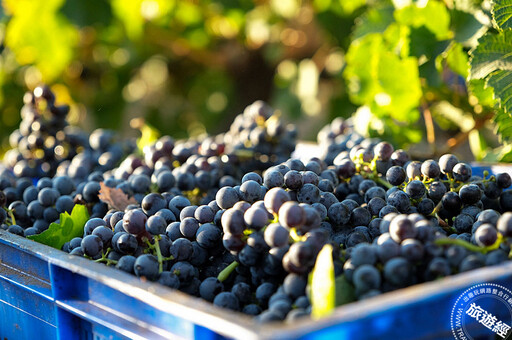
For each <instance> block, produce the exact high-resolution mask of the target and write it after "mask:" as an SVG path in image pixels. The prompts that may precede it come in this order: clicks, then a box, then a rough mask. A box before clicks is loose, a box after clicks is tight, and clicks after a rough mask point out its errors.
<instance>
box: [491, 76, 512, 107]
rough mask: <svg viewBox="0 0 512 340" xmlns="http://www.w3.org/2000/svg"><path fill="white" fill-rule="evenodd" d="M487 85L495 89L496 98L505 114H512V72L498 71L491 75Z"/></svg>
mask: <svg viewBox="0 0 512 340" xmlns="http://www.w3.org/2000/svg"><path fill="white" fill-rule="evenodd" d="M487 85H488V86H492V88H493V89H494V98H496V100H497V101H498V105H499V107H500V108H502V109H503V110H504V111H505V112H507V113H509V114H511V113H512V72H510V71H501V70H500V71H496V72H493V73H491V74H490V75H489V77H488V79H487Z"/></svg>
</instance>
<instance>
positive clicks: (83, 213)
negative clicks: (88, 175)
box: [27, 204, 89, 249]
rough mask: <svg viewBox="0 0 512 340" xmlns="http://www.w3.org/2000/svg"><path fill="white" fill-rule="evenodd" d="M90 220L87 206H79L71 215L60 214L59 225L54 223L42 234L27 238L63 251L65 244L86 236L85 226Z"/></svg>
mask: <svg viewBox="0 0 512 340" xmlns="http://www.w3.org/2000/svg"><path fill="white" fill-rule="evenodd" d="M88 219H89V213H88V211H87V207H86V206H85V205H80V204H77V205H75V207H74V208H73V211H72V212H71V215H70V214H68V213H67V212H64V213H62V214H60V219H59V223H55V222H54V223H52V224H50V227H49V228H48V229H46V230H45V231H43V232H42V233H41V234H38V235H32V236H28V237H27V238H29V239H31V240H34V241H36V242H39V243H43V244H46V245H48V246H50V247H53V248H57V249H61V248H62V246H63V245H64V243H66V242H69V241H71V240H72V239H73V238H75V237H81V236H82V235H83V234H84V226H85V223H86V222H87V220H88Z"/></svg>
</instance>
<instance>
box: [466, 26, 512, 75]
mask: <svg viewBox="0 0 512 340" xmlns="http://www.w3.org/2000/svg"><path fill="white" fill-rule="evenodd" d="M511 52H512V30H507V31H503V32H501V33H499V34H485V35H484V36H482V37H481V38H480V39H478V46H477V47H476V48H475V49H474V50H473V51H472V52H471V69H470V74H469V75H470V78H472V79H478V78H485V77H487V76H488V75H489V74H490V73H492V72H494V71H496V70H507V71H512V53H511Z"/></svg>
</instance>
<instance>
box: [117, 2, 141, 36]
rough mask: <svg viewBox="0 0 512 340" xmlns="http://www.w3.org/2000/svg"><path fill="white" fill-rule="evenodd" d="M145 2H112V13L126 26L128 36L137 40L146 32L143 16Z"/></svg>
mask: <svg viewBox="0 0 512 340" xmlns="http://www.w3.org/2000/svg"><path fill="white" fill-rule="evenodd" d="M142 2H143V0H130V1H125V0H112V2H111V6H112V12H113V13H114V15H115V16H116V17H117V18H118V19H119V20H120V21H121V22H122V23H123V24H124V27H125V30H126V34H127V35H128V37H129V38H130V39H132V40H137V39H139V38H140V37H141V36H142V33H143V32H144V22H145V20H144V18H143V17H142V14H141V6H142Z"/></svg>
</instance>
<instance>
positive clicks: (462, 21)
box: [450, 9, 486, 46]
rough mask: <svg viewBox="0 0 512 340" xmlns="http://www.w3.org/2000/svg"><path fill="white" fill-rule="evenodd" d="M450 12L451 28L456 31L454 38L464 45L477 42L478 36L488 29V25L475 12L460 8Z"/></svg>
mask: <svg viewBox="0 0 512 340" xmlns="http://www.w3.org/2000/svg"><path fill="white" fill-rule="evenodd" d="M450 14H451V23H450V26H451V30H452V31H453V32H454V33H455V36H454V40H455V41H457V42H459V43H462V44H464V46H466V45H467V44H470V46H472V45H473V44H476V38H478V37H479V35H481V34H482V33H483V32H484V31H485V30H486V27H485V26H484V25H482V23H481V22H480V21H478V20H477V19H476V17H475V14H473V13H469V12H464V11H461V10H458V9H453V10H451V11H450Z"/></svg>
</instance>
